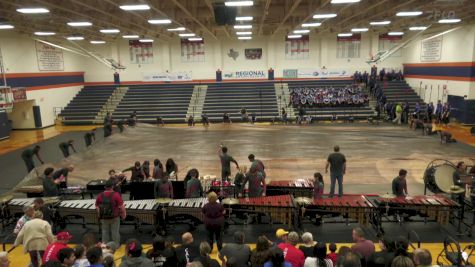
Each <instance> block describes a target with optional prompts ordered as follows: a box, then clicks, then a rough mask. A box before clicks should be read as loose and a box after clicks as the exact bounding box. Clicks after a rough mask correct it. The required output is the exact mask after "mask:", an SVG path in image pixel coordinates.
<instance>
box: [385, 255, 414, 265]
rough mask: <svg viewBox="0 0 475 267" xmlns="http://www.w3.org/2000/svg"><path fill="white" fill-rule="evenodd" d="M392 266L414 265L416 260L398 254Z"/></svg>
mask: <svg viewBox="0 0 475 267" xmlns="http://www.w3.org/2000/svg"><path fill="white" fill-rule="evenodd" d="M391 267H414V262H412V260H411V258H409V257H406V256H397V257H396V258H394V260H393V261H392V263H391Z"/></svg>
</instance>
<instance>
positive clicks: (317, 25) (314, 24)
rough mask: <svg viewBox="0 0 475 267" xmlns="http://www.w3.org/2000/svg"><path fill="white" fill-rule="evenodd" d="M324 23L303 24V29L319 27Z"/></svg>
mask: <svg viewBox="0 0 475 267" xmlns="http://www.w3.org/2000/svg"><path fill="white" fill-rule="evenodd" d="M321 25H322V23H321V22H311V23H303V24H302V27H304V28H308V27H319V26H321Z"/></svg>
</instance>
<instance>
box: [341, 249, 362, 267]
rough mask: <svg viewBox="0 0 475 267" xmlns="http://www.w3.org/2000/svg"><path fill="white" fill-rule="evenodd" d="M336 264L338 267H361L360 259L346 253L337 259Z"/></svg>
mask: <svg viewBox="0 0 475 267" xmlns="http://www.w3.org/2000/svg"><path fill="white" fill-rule="evenodd" d="M340 249H341V248H340ZM337 264H338V265H337V266H338V267H361V258H360V256H359V255H358V254H356V253H353V252H351V251H348V252H346V253H345V254H344V255H342V256H341V258H338V263H337Z"/></svg>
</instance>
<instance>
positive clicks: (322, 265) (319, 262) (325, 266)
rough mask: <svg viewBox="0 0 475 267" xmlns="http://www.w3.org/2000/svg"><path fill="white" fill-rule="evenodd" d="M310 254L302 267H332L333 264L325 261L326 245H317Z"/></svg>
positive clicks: (327, 260)
mask: <svg viewBox="0 0 475 267" xmlns="http://www.w3.org/2000/svg"><path fill="white" fill-rule="evenodd" d="M312 254H313V255H312V256H310V257H307V258H306V259H305V263H304V267H333V262H332V261H331V260H330V259H327V244H325V243H317V244H316V245H315V246H314V247H313V253H312Z"/></svg>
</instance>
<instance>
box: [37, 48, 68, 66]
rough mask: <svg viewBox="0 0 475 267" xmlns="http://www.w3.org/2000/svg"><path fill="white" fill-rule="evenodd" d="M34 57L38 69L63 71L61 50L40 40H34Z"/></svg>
mask: <svg viewBox="0 0 475 267" xmlns="http://www.w3.org/2000/svg"><path fill="white" fill-rule="evenodd" d="M36 58H37V60H38V69H39V70H40V71H63V70H64V58H63V50H62V49H60V48H56V47H54V46H51V45H47V44H45V43H42V42H38V41H36Z"/></svg>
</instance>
